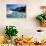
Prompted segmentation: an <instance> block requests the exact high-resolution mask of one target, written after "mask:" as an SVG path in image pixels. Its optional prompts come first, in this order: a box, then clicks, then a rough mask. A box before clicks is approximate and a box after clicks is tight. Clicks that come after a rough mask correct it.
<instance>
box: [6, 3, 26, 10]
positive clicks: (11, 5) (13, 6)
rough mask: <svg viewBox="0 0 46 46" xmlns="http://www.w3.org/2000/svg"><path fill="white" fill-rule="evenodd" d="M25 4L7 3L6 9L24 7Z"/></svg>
mask: <svg viewBox="0 0 46 46" xmlns="http://www.w3.org/2000/svg"><path fill="white" fill-rule="evenodd" d="M24 6H25V5H23V4H7V8H8V9H15V8H17V7H24Z"/></svg>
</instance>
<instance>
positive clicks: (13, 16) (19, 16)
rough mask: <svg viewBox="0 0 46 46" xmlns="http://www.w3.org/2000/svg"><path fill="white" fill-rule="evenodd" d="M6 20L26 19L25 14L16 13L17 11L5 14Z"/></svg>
mask: <svg viewBox="0 0 46 46" xmlns="http://www.w3.org/2000/svg"><path fill="white" fill-rule="evenodd" d="M7 17H8V18H26V13H25V12H18V11H13V12H12V13H10V14H7Z"/></svg>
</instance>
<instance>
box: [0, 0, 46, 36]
mask: <svg viewBox="0 0 46 46" xmlns="http://www.w3.org/2000/svg"><path fill="white" fill-rule="evenodd" d="M7 3H10V4H11V3H14V4H16V3H17V4H19V3H21V4H26V6H27V13H26V15H27V18H25V19H16V18H15V19H8V18H6V4H7ZM42 5H46V0H0V35H2V34H4V28H5V26H6V25H15V26H16V27H17V29H18V31H19V33H18V36H21V34H23V35H24V36H31V32H35V31H36V29H45V28H42V27H40V26H39V25H38V23H37V22H36V19H35V16H36V15H37V14H40V13H41V11H40V6H42ZM45 30H46V29H45Z"/></svg>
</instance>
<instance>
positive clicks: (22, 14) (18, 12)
mask: <svg viewBox="0 0 46 46" xmlns="http://www.w3.org/2000/svg"><path fill="white" fill-rule="evenodd" d="M6 7H7V15H6V17H7V18H26V5H23V4H7V5H6Z"/></svg>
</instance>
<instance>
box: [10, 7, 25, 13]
mask: <svg viewBox="0 0 46 46" xmlns="http://www.w3.org/2000/svg"><path fill="white" fill-rule="evenodd" d="M10 10H12V11H18V12H26V6H24V7H17V8H16V9H10Z"/></svg>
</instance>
